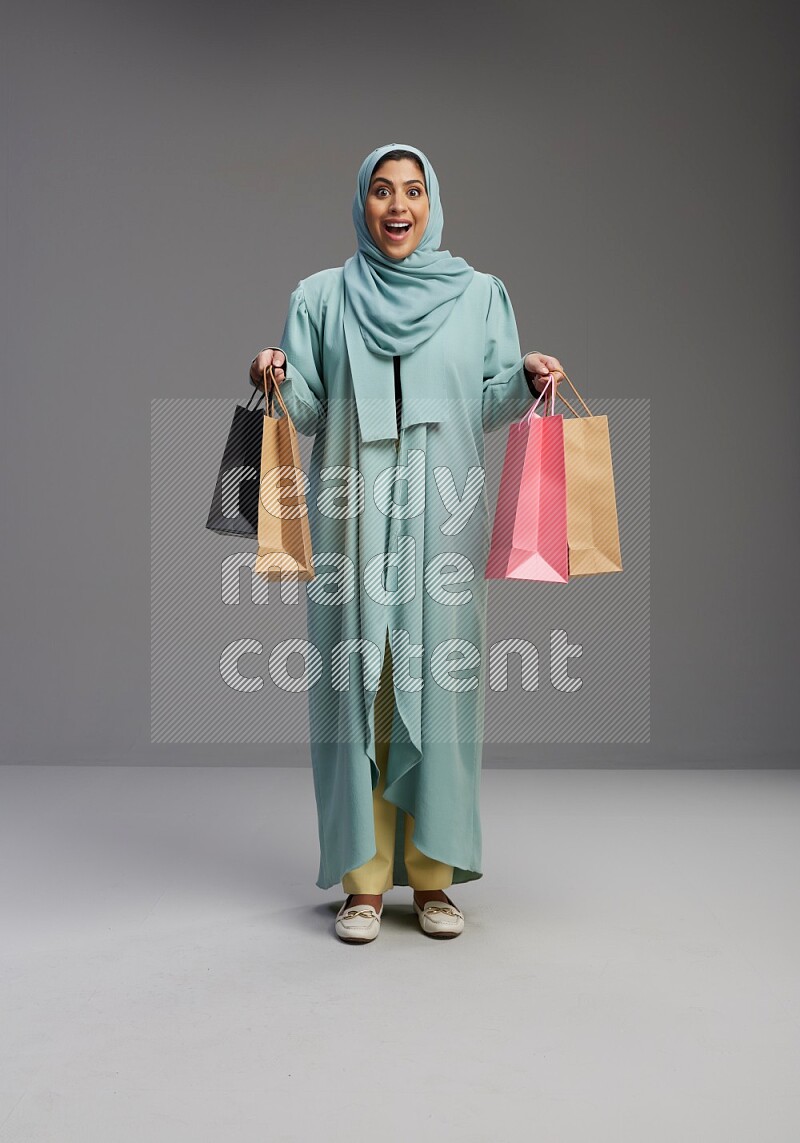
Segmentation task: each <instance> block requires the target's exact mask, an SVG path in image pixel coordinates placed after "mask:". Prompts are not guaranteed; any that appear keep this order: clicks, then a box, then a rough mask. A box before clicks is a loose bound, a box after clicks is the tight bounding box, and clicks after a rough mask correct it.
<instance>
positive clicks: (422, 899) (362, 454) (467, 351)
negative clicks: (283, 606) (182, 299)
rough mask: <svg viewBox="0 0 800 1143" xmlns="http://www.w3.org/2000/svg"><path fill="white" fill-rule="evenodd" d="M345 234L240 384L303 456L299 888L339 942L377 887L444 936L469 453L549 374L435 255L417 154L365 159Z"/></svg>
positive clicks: (473, 722) (478, 621) (506, 318)
mask: <svg viewBox="0 0 800 1143" xmlns="http://www.w3.org/2000/svg"><path fill="white" fill-rule="evenodd" d="M353 222H354V224H355V229H356V235H357V238H358V250H357V252H356V253H355V254H354V255H353V256H352V257H351V258H349V259H348V260H347V261H346V262H345V264H344V266H339V267H335V268H332V269H327V270H322V271H320V272H318V273H316V274H312V275H311V276H310V277H308V278H305V279H303V280H302V281H301V282H299V284H298V285H297V287H296V288H295V290H294V292H293V293H292V295H291V299H290V303H289V313H288V317H287V319H286V324H285V327H284V331H283V336H282V338H281V341H280V345H279V346H270V347H268V348H266V349H264V350H262V351H261V352H260V353H259V354H258V356H257V357H256V358H254V360H253V362H252V364H251V367H250V379H251V381H252V382H253V384H255V385H259V386H262V385H263V384H264V383H265V378H266V370H267V369H268V368H269V367H270V366H271V367H272V376H274V379H275V382H276V383H277V384H278V385H280V389H281V396H282V397H283V399H284V402H285V404H286V407H287V409H288V411H289V414H290V416H291V417H292V420H293V421H294V423H295V425H296V427H297V428H298V430H299V431H300V432H302V433H303V434H305V435H309V436H312V435H313V436H315V438H316V439H315V441H314V447H313V450H312V455H311V462H310V467H309V472H308V481H309V484H308V496H307V502H308V509H309V525H310V529H311V539H312V547H313V552H314V567H315V571H316V576H315V578H314V579H312V580H310V581H309V582H308V584H307V592H306V601H307V617H308V637H309V641H310V643H311V645H312V648H313V649H314V653H313V656H312V659H313V662H312V663H311V664H309V666H310V669H311V674H312V676H315V681H314V683H313V685H312V686H310V688H309V716H310V717H309V721H310V730H311V743H310V745H311V760H312V770H313V775H314V791H315V797H316V803H317V818H318V826H319V842H320V866H319V875H318V878H317V885H318V886H319V887H320V888H323V889H325V888H329V887H330V886H331V885H333V884H335V883H337V882H338V881H341V882H342V887H343V889H344V891H345V893H346V894H347V897H346V900H345V902H344V904H343V905H342V907H341V909H340V910H339V913H338V916H337V918H336V923H335V926H334V930H335V932H336V935H337V936H338V937H340V938H341V939H342V940H345V941H351V942H354V943H356V942H358V943H363V942H365V941H371V940H374V939H375V937H376V936H377V935H378V932H379V930H380V919H381V915H382V912H383V894H384V893H385V892H386V891H387V890H388V889H390V888H392V886H393V885H410V886H411V887H412V888H413V890H414V898H413V905H414V910H415V912H416V915H417V917H418V919H419V923H420V927H421V928H422V930H423V932H425V933H427V934H429V935H430V936H437V937H452V936H457V935H458V933H460V932H461V931H462V930H463V927H464V916H463V913H462V912H461V910H460V909H459V908H458V907H457V906H456V905H455V903H454V902H453V901H452V899H451V898H450V897H449V896H448V895H447V893H446V892H445V889H446V888H448V887H450V886H451V885H452V884H454V883H459V882H463V881H471V880H475V879H477V878H479V877H481V876H482V875H483V874H482V872H481V860H482V858H481V830H480V817H479V812H478V785H479V779H480V768H481V754H482V747H483V713H484V710H483V708H484V704H483V693H484V684H485V666H486V664H485V644H486V581H485V579H484V570H485V566H486V559H487V555H488V547H489V539H490V535H491V521H490V519H489V512H488V503H487V497H486V491H485V479H484V478H485V474H484V466H483V465H484V443H483V434H484V432H485V431H492V430H495V429H499V428H501V427H503V426H507V425H509V424H510V423H511V422H512V421H514V420H517V419H519V418H520V417H521V416H522V415H523V414H524V413H525V412H526V411H527V410H528V409H529V408H530V403H531V401H532V400H533V399H534V397H535V396H538V394H539V392H540V391H541V390H542V389H543V388H544V386H545V384H546V383H547V379H548V376H549V374H550V372H551V370H560V369H561V365H560V363H559V361H558V359H557V358H555V357H550V356H548V355H547V354H543V353H538V352H531V353H527V354H525V355H523V354H522V353H521V352H520V346H519V337H518V334H517V328H516V324H515V320H514V313H513V310H512V307H511V301H510V299H509V297H508V294H507V292H506V289H505V286H504V285H503V283H502V282H501V281H500V279H499V278H496V277H494V275H490V274H483V273H480V272H479V271H477V270H475V269H474V268H473V267H472V266H470V265H469V264H468V263H467V262H465V261H464V259H462V258H458V257H453V256H452V255H451V254H450V252H449V251H447V250H439V243H440V239H441V234H442V225H443V215H442V205H441V201H440V198H439V185H438V180H437V178H436V174H435V173H434V171H433V168H432V167H431V165H430V163H429V162H428V159H427V158H426V156H425V155H424V154H423V153H422V151H420V150H419V149H418V148H416V147H410V146H405V145H402V144H397V143H391V144H388V145H386V146H383V147H378V148H376V149H375V150H374V151H373V152H372V153H371V154H369V155H368V156H367V157H366V159H365V160H364V162H363V163H362V164H361V168H360V170H359V173H358V179H357V185H356V193H355V197H354V200H353ZM276 408H277V405H276ZM398 486H399V488H400V490H401V493H402V491H403V490H405V496H403V495H399V496H398V494H397V489H398ZM454 569H455V570H454ZM453 656H459V657H460V659H454V658H453Z"/></svg>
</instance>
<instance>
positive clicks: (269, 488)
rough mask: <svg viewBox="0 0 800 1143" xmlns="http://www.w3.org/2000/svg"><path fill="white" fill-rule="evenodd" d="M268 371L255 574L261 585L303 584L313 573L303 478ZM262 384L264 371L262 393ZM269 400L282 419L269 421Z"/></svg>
mask: <svg viewBox="0 0 800 1143" xmlns="http://www.w3.org/2000/svg"><path fill="white" fill-rule="evenodd" d="M269 369H270V374H271V381H270V383H269V395H268V398H267V401H266V402H265V405H264V416H263V418H262V420H263V435H262V441H261V469H260V481H259V497H258V555H257V556H256V563H255V572H256V574H257V575H260V576H262V577H263V578H264V579H267V580H275V579H281V578H282V576H283V575H291V574H295V575H296V576H297V578H298V579H301V580H309V579H313V578H314V575H315V573H314V563H313V558H312V552H311V530H310V528H309V525H308V506H307V504H306V498H305V488H306V484H307V481H308V478H307V477H306V474H305V473H304V472H303V469H302V467H301V464H300V448H299V446H298V443H297V429H296V428H295V427H294V423H293V421H292V418H291V417H290V416H289V412H288V410H287V408H286V405H285V404H284V400H283V397H282V396H281V391H280V385H279V384H278V383H277V381H276V380H275V375H274V373H272V366H270V367H269ZM267 384H268V383H267V373H266V370H264V387H265V389H266V388H267ZM275 397H277V399H278V404H279V405H280V407H281V410H282V412H283V416H280V417H277V416H274V415H273V412H274V408H275V404H274V398H275Z"/></svg>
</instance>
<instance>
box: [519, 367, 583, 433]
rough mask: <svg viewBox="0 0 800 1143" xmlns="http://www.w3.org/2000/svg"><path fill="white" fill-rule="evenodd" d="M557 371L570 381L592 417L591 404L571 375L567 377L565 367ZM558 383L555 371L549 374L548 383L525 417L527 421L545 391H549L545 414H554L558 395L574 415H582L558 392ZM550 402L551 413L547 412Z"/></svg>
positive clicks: (571, 386) (576, 394) (570, 384)
mask: <svg viewBox="0 0 800 1143" xmlns="http://www.w3.org/2000/svg"><path fill="white" fill-rule="evenodd" d="M555 373H560V374H561V376H562V377H566V378H567V382H568V383H569V386H570V388H571V389H572V391H573V392H574V393H575V396H576V397H577V398H578V400H579V401H580V403H581V404H582V405H583V407H584V409H585V410H586V412H587V413H588V414H589V416H590V417H591V416H593V415H594V414H593V413H592V410H591V409H590V408H589V406H588V405H587V404H586V402H585V401H584V399H583V397H582V396H581V395H580V393H579V392H578V390H577V389H576V388H575V386H574V385H573V384H572V382H571V381H570V379H569V377H567V374H566V373H565V372H564V370H563V369H556V370H555ZM558 385H559V382H558V381H556V380H555V376H554V373H550V374H549V376H548V379H547V384H546V385H545V387H544V389H542V391H541V393H540V394H539V396H538V397H537V398H536V401H535V403H534V404H533V405H532V406H531V408H530V409H529V410H528V412H527V414H526V417H525V419H526V421H530V418H531V417H532V416H533V413H534V410H535V409H536V406H537V405H538V404H539V402H540V401H541V399H542V397H544V395H545V393H547V400H546V401H545V406H544V408H545V412H544V415H545V416H554V414H555V403H556V397H558V398H559V399H560V400H562V401H563V402H564V404H565V405H566V406H567V408H568V409H569V411H570V412H571V413H572V414H573V416H575V417H579V416H580V415H581V414H580V413H577V412H576V411H575V409H573V407H572V405H570V403H569V401H568V400H567V398H566V397H562V396H561V394H560V393H559V392H558ZM548 390H549V392H548ZM548 402H549V404H550V413H549V414H548V412H547V405H548Z"/></svg>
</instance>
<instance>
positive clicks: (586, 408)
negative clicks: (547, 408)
mask: <svg viewBox="0 0 800 1143" xmlns="http://www.w3.org/2000/svg"><path fill="white" fill-rule="evenodd" d="M556 373H561V375H562V376H563V377H567V375H566V373H565V372H564V370H563V369H557V370H556ZM567 381H568V383H569V387H570V388H571V389H572V391H573V393H574V394H575V396H576V397H577V398H578V400H579V401H580V403H581V404H582V405H583V407H584V409H585V410H586V412H587V413H588V414H589V416H590V417H593V416H594V413H593V412H592V410H591V409H590V408H589V406H588V405H587V404H586V402H585V401H584V399H583V397H582V396H581V395H580V393H579V392H578V390H577V389H576V388H575V386H574V385H573V384H572V382H571V381H570V379H569V377H567ZM556 396H558V397H561V394H560V393H558V392H556ZM561 400H562V401H563V402H564V404H565V405H566V406H567V408H568V409H569V411H570V412H571V413H573V414H574V415H575V416H576V417H578V416H580V414H579V413H576V412H575V410H574V409H573V407H572V405H570V403H569V401H568V400H567V399H566V397H561Z"/></svg>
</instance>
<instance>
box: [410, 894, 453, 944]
mask: <svg viewBox="0 0 800 1143" xmlns="http://www.w3.org/2000/svg"><path fill="white" fill-rule="evenodd" d="M445 897H447V894H446V893H445ZM447 900H448V902H449V903H448V904H445V903H444V901H426V902H425V905H424V907H423V908H420V907H419V905H418V904H417V899H416V897H414V898H413V904H414V912H415V913H416V914H417V920H418V921H419V924H420V928H421V929H422V931H423V933H425V934H426V935H427V936H429V937H457V936H458V934H459V933H462V932H463V931H464V914H463V913H462V912H461V910H460V909H459V907H458V906H457V905H456V904H454V902H453V901H451V900H450V898H449V897H447Z"/></svg>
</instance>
